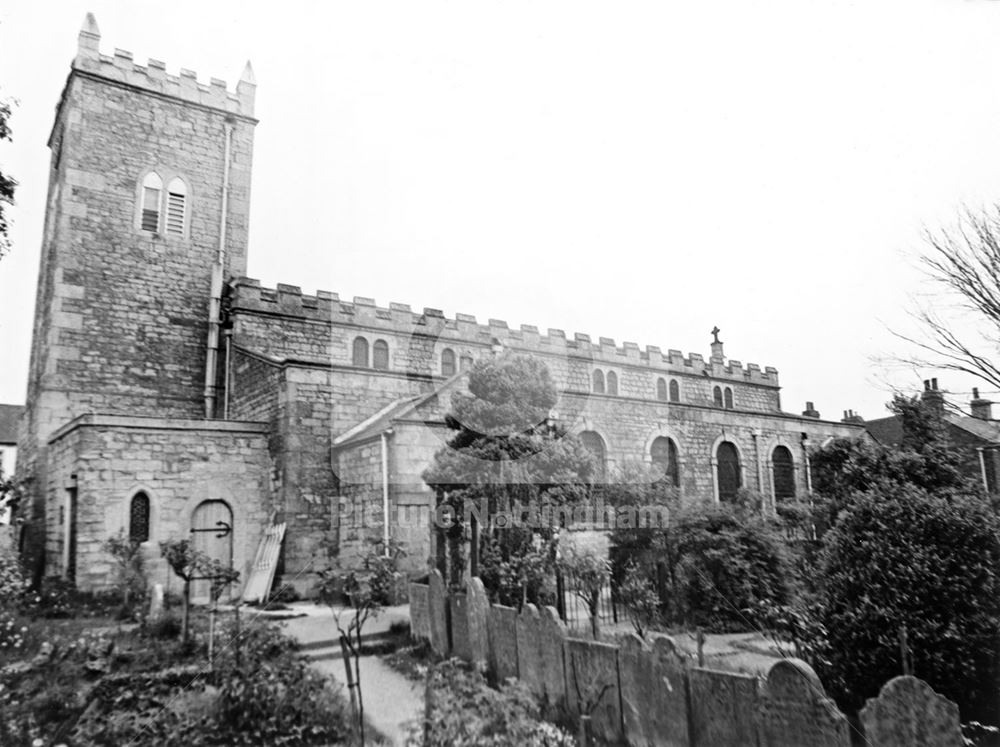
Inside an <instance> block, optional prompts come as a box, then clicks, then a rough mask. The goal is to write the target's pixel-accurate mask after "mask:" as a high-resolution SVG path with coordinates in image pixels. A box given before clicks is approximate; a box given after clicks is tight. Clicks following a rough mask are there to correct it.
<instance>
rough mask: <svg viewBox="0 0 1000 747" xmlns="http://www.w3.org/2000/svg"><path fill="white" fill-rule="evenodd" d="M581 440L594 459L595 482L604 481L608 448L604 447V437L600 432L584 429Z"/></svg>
mask: <svg viewBox="0 0 1000 747" xmlns="http://www.w3.org/2000/svg"><path fill="white" fill-rule="evenodd" d="M580 441H581V442H582V443H583V447H584V448H585V449H586V450H587V451H589V452H590V455H591V456H592V457H593V459H594V479H593V482H603V481H604V477H605V474H606V473H607V466H606V462H607V450H606V449H605V448H604V439H603V438H601V434H600V433H597V432H595V431H584V432H583V433H581V434H580Z"/></svg>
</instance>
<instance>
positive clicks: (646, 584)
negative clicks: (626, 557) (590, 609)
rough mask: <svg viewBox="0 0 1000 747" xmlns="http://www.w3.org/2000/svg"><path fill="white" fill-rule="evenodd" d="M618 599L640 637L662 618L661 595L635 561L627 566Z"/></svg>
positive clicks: (643, 636) (619, 588)
mask: <svg viewBox="0 0 1000 747" xmlns="http://www.w3.org/2000/svg"><path fill="white" fill-rule="evenodd" d="M618 601H619V602H620V603H621V605H622V606H623V607H624V608H625V614H626V615H628V619H629V620H630V621H631V623H632V627H633V628H634V629H635V632H636V635H638V636H639V637H640V638H645V637H646V633H648V632H649V631H650V630H651V629H653V628H655V627H656V625H657V623H658V622H659V620H660V597H659V595H657V593H656V589H655V588H654V587H653V584H652V582H650V580H649V577H648V576H646V575H645V574H643V573H642V572H641V571H640V570H639V567H638V566H637V565H636V564H635V563H634V562H633V563H630V564H629V566H628V567H627V568H626V573H625V582H624V583H623V584H622V585H621V586H619V587H618Z"/></svg>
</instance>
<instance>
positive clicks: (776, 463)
mask: <svg viewBox="0 0 1000 747" xmlns="http://www.w3.org/2000/svg"><path fill="white" fill-rule="evenodd" d="M771 469H772V470H773V472H774V497H775V498H776V499H777V500H779V501H787V500H793V499H794V498H795V463H794V462H793V461H792V452H791V451H789V450H788V447H787V446H775V447H774V452H773V453H772V454H771Z"/></svg>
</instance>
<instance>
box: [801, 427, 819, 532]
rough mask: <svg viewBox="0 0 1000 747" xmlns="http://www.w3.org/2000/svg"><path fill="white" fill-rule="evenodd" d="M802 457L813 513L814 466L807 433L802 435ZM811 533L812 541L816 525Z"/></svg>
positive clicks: (807, 494)
mask: <svg viewBox="0 0 1000 747" xmlns="http://www.w3.org/2000/svg"><path fill="white" fill-rule="evenodd" d="M802 455H803V457H804V460H803V462H804V464H805V468H806V496H807V497H808V499H809V511H810V513H812V510H813V481H812V464H811V462H810V461H809V436H807V435H806V434H805V433H803V434H802ZM810 531H811V533H812V539H816V524H815V523H813V524H811V525H810Z"/></svg>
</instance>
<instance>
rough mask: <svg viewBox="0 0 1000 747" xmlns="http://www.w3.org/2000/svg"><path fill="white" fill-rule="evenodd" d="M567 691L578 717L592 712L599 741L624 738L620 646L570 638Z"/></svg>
mask: <svg viewBox="0 0 1000 747" xmlns="http://www.w3.org/2000/svg"><path fill="white" fill-rule="evenodd" d="M565 650H566V691H567V696H568V697H567V700H568V701H569V712H570V713H571V714H573V716H574V718H579V716H580V715H587V714H588V712H589V714H590V733H591V735H592V736H593V737H595V738H596V739H597V740H599V741H598V744H601V743H604V744H619V743H620V742H621V741H622V711H621V691H620V689H619V684H618V647H617V646H612V645H611V644H609V643H599V642H597V641H586V640H583V639H578V638H567V639H566V649H565Z"/></svg>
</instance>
